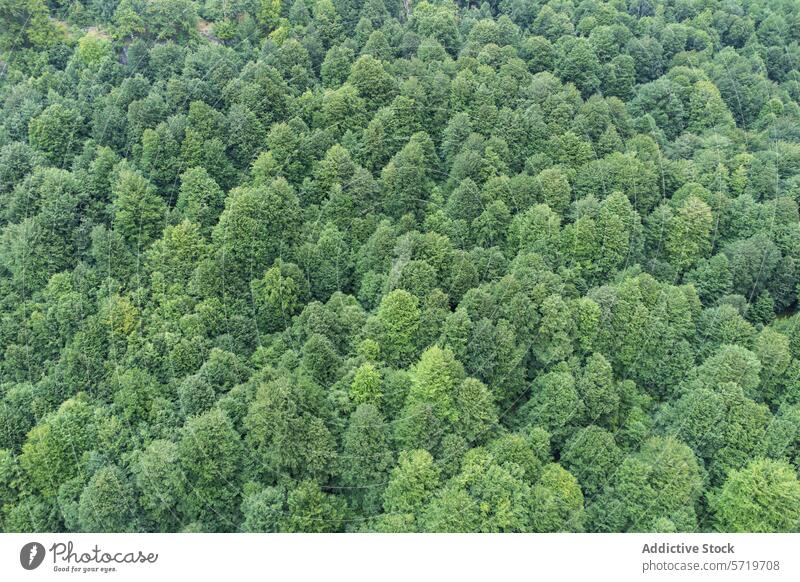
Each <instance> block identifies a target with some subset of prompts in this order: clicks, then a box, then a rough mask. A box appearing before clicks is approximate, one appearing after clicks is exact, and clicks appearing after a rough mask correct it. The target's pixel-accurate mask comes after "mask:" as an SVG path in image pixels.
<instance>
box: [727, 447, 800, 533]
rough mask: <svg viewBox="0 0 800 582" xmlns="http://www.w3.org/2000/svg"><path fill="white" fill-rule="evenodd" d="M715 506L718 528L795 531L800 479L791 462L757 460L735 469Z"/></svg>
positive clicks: (799, 521) (799, 519)
mask: <svg viewBox="0 0 800 582" xmlns="http://www.w3.org/2000/svg"><path fill="white" fill-rule="evenodd" d="M711 507H712V511H713V512H714V527H715V528H716V529H717V531H724V532H776V531H778V532H781V531H782V532H794V531H797V528H798V527H800V482H798V480H797V475H796V474H795V471H794V469H792V467H791V466H789V464H787V463H785V462H782V461H773V460H769V459H756V460H753V461H751V462H750V463H749V464H748V465H747V466H746V467H744V468H743V469H741V470H739V471H733V472H731V474H730V475H729V476H728V479H727V480H726V481H725V484H724V485H723V486H722V489H721V490H720V491H719V493H718V494H717V495H715V496H714V497H713V498H712V502H711Z"/></svg>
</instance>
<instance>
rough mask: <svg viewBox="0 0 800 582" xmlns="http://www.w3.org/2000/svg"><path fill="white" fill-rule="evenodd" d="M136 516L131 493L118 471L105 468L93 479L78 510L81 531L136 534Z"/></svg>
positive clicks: (81, 498) (82, 497) (113, 468)
mask: <svg viewBox="0 0 800 582" xmlns="http://www.w3.org/2000/svg"><path fill="white" fill-rule="evenodd" d="M135 515H136V514H135V507H134V500H133V491H132V489H131V487H130V485H129V484H128V482H127V479H125V476H124V475H123V474H122V472H121V471H120V470H119V469H118V468H117V467H113V466H112V467H104V468H102V469H100V470H98V471H97V472H96V473H95V474H94V475H92V477H91V479H89V483H88V484H87V485H86V487H85V488H84V489H83V492H82V493H81V497H80V503H79V506H78V516H79V517H78V519H79V520H80V524H81V528H82V529H83V531H87V532H125V531H135V530H136V526H137V524H136V517H135Z"/></svg>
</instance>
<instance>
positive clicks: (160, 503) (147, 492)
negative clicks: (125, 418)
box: [132, 440, 188, 531]
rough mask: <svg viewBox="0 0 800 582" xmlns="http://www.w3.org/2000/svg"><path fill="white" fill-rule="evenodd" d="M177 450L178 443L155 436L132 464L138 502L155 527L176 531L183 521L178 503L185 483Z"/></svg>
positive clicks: (181, 497) (183, 492)
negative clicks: (156, 438)
mask: <svg viewBox="0 0 800 582" xmlns="http://www.w3.org/2000/svg"><path fill="white" fill-rule="evenodd" d="M178 454H179V453H178V445H177V444H175V443H173V442H171V441H166V440H155V441H153V442H151V443H150V444H149V445H148V446H147V448H145V449H144V450H142V451H141V452H140V453H139V454H138V455H137V457H136V460H135V462H134V463H133V464H132V472H133V477H134V483H135V484H136V491H137V493H138V502H139V505H140V506H141V508H142V510H144V514H145V516H146V517H147V520H148V523H152V527H153V529H155V530H156V531H175V529H176V528H177V527H178V525H180V523H181V522H182V520H181V519H180V518H181V516H180V515H179V513H178V505H179V503H182V500H183V497H184V494H185V489H184V487H185V486H186V483H185V481H184V480H183V474H182V472H181V468H180V466H179V465H178ZM187 517H188V515H187Z"/></svg>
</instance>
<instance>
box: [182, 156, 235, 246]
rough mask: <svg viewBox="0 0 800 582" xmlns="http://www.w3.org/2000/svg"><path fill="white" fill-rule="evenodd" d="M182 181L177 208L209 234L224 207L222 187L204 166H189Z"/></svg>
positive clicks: (205, 233) (204, 232) (183, 174)
mask: <svg viewBox="0 0 800 582" xmlns="http://www.w3.org/2000/svg"><path fill="white" fill-rule="evenodd" d="M180 182H181V185H180V190H179V193H178V201H177V202H176V204H175V209H176V210H177V211H178V212H179V213H180V214H181V215H182V216H183V217H185V218H187V219H188V220H190V221H192V222H194V223H196V224H198V225H200V229H201V231H202V232H203V234H204V235H206V236H207V235H209V234H210V233H211V229H212V228H213V227H214V225H215V224H216V223H217V219H218V218H219V215H220V213H221V212H222V210H223V208H224V204H225V195H224V193H223V192H222V189H221V188H220V187H219V186H218V185H217V183H216V182H215V181H214V179H213V178H212V177H211V176H209V175H208V172H207V171H206V169H205V168H203V167H194V168H189V169H188V170H186V171H185V172H183V173H182V174H181V176H180Z"/></svg>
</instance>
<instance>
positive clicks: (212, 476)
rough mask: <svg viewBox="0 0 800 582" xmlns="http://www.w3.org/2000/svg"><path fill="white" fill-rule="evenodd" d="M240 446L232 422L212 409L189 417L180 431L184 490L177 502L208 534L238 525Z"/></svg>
mask: <svg viewBox="0 0 800 582" xmlns="http://www.w3.org/2000/svg"><path fill="white" fill-rule="evenodd" d="M242 457H243V451H242V443H241V440H240V438H239V435H238V434H236V431H235V430H234V428H233V426H232V424H231V421H230V420H229V419H228V417H227V416H226V415H225V413H224V412H222V411H221V410H218V409H215V410H210V411H209V412H206V413H205V414H202V415H200V416H195V417H192V418H190V419H189V420H188V421H187V422H186V424H185V425H184V426H183V428H182V429H181V436H180V440H179V441H178V449H177V462H178V465H179V466H180V468H181V470H182V471H183V473H184V475H185V477H186V484H187V489H186V491H185V492H184V493H183V495H182V497H181V499H180V500H179V503H180V505H181V507H182V512H183V515H185V516H186V519H187V520H189V521H197V522H199V523H200V524H202V526H203V527H204V528H207V529H208V531H232V530H235V529H236V527H237V526H238V524H239V496H240V485H239V480H240V479H241V467H242Z"/></svg>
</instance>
